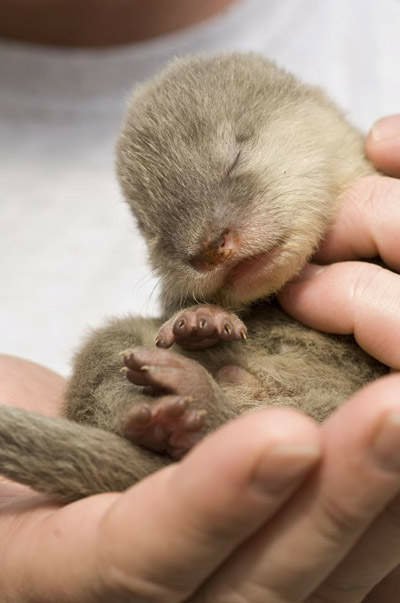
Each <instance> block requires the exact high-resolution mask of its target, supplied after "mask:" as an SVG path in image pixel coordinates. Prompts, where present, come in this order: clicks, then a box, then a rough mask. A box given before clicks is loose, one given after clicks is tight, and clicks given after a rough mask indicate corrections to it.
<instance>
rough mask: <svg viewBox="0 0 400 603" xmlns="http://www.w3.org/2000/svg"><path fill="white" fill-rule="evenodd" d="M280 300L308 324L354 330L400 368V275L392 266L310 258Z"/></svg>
mask: <svg viewBox="0 0 400 603" xmlns="http://www.w3.org/2000/svg"><path fill="white" fill-rule="evenodd" d="M279 302H280V303H281V305H282V307H283V308H284V309H285V310H286V311H287V312H288V313H289V314H290V315H291V316H294V317H295V318H296V319H297V320H299V321H300V322H302V323H304V324H306V325H308V326H309V327H312V328H314V329H318V330H319V331H324V332H327V333H337V334H351V333H352V334H353V335H354V337H355V339H356V341H357V343H358V344H359V345H360V347H362V348H363V349H364V350H365V351H366V352H367V353H368V354H370V355H371V356H373V357H374V358H376V359H377V360H380V361H381V362H383V363H384V364H386V365H388V366H390V367H392V368H396V369H399V368H400V346H399V332H400V278H399V277H398V276H397V275H395V274H393V273H392V272H390V271H389V270H385V269H384V268H381V267H380V266H376V265H374V264H368V263H365V262H342V263H337V264H331V265H330V266H317V265H315V264H310V265H309V266H308V267H307V268H306V270H305V271H304V272H303V274H302V275H300V277H299V278H298V279H297V280H295V281H293V282H292V283H290V284H289V285H286V287H285V288H284V289H283V290H282V291H281V293H280V294H279Z"/></svg>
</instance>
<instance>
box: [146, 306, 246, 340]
mask: <svg viewBox="0 0 400 603" xmlns="http://www.w3.org/2000/svg"><path fill="white" fill-rule="evenodd" d="M246 338H247V329H246V327H245V325H244V324H243V322H242V321H241V320H240V318H239V317H238V316H236V314H233V313H232V312H227V311H226V310H224V308H221V307H220V306H214V305H211V304H204V305H199V306H193V307H192V308H187V309H185V310H182V311H181V312H178V313H177V314H175V315H174V316H173V317H172V318H170V320H167V322H165V323H164V324H163V325H162V327H161V328H160V330H159V332H158V335H157V337H156V345H157V346H158V347H159V348H169V347H171V346H172V345H173V344H174V343H177V344H179V345H180V346H181V347H183V348H185V349H188V350H203V349H205V348H209V347H212V346H213V345H216V344H217V343H219V342H221V341H237V340H240V339H243V340H244V339H246Z"/></svg>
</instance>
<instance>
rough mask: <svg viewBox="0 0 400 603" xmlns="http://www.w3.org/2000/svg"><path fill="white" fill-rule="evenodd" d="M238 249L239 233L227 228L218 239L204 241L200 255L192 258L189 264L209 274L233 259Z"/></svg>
mask: <svg viewBox="0 0 400 603" xmlns="http://www.w3.org/2000/svg"><path fill="white" fill-rule="evenodd" d="M238 249H239V237H238V235H237V233H236V232H234V231H233V230H230V229H228V228H227V229H225V230H224V231H223V232H222V233H221V234H220V235H219V236H218V237H217V238H216V239H214V240H211V241H210V240H209V239H207V240H206V241H204V242H203V243H202V245H201V249H200V251H199V253H197V254H196V255H194V256H192V257H191V258H190V259H189V263H190V265H191V266H193V268H195V269H196V270H198V271H199V272H208V271H210V270H213V269H214V268H216V267H217V266H220V265H221V264H224V263H225V262H227V261H228V260H231V259H233V258H234V257H235V255H236V254H237V251H238Z"/></svg>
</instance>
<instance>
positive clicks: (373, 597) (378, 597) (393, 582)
mask: <svg viewBox="0 0 400 603" xmlns="http://www.w3.org/2000/svg"><path fill="white" fill-rule="evenodd" d="M399 592H400V566H398V567H397V568H396V569H395V570H394V571H393V572H392V573H391V574H389V576H387V577H386V578H385V579H384V580H382V582H380V583H379V584H378V585H377V586H376V587H375V588H374V590H373V591H372V592H371V593H369V594H368V596H367V598H366V599H365V600H364V602H363V603H398V600H399Z"/></svg>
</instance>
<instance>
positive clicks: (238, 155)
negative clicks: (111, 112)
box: [226, 151, 242, 176]
mask: <svg viewBox="0 0 400 603" xmlns="http://www.w3.org/2000/svg"><path fill="white" fill-rule="evenodd" d="M241 152H242V151H239V152H238V154H237V155H236V157H235V160H234V162H233V163H232V165H231V167H230V168H229V170H228V171H227V174H226V175H227V176H229V175H230V174H231V173H232V172H233V170H234V169H235V167H236V166H237V164H238V162H239V158H240V153H241Z"/></svg>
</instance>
